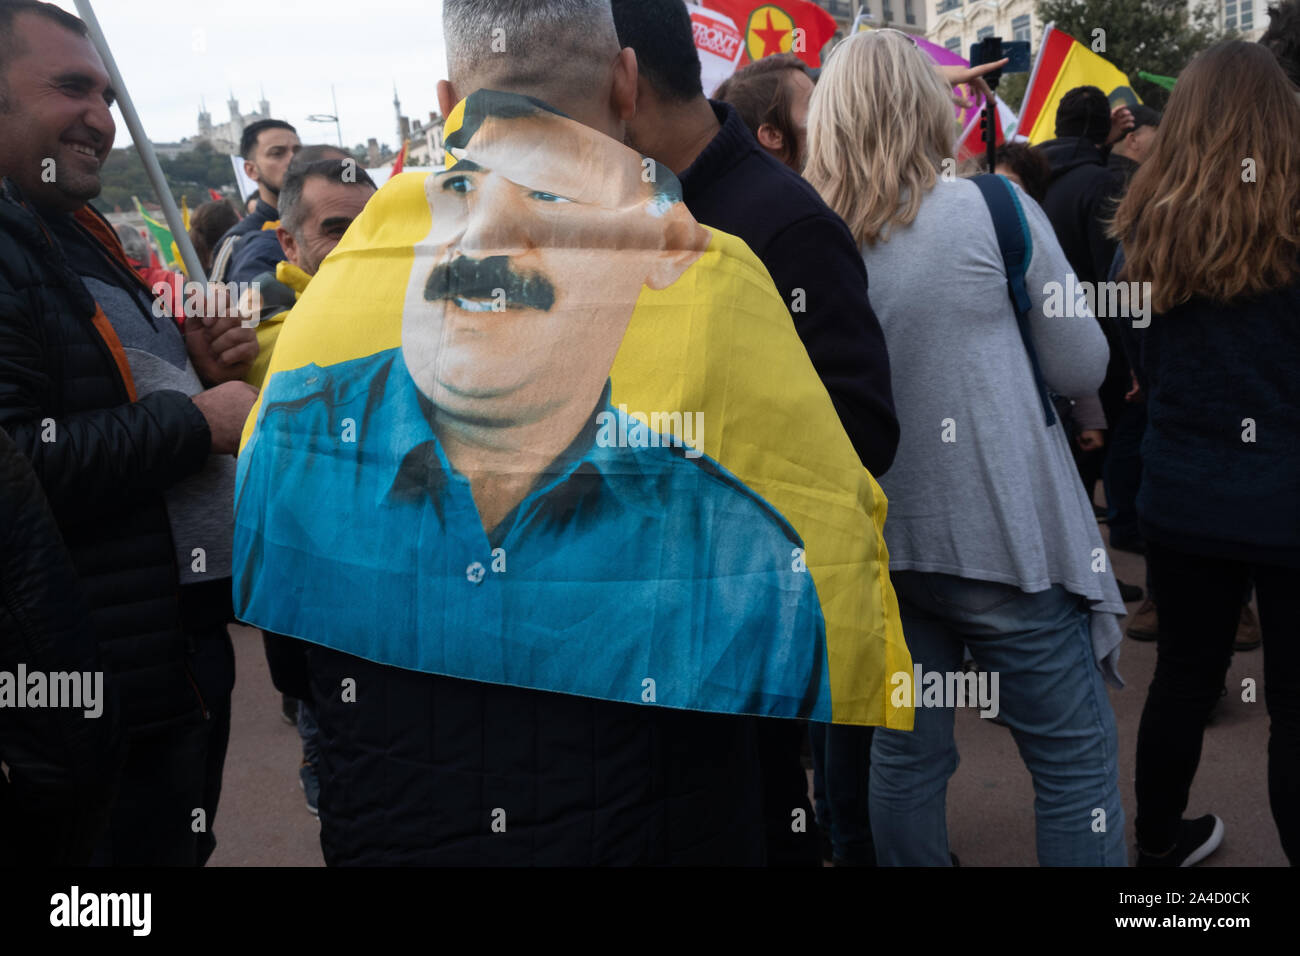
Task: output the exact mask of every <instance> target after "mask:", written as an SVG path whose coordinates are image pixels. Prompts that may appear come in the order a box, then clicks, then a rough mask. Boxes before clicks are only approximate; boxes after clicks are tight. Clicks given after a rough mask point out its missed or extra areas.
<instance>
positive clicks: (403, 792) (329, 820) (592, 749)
mask: <svg viewBox="0 0 1300 956" xmlns="http://www.w3.org/2000/svg"><path fill="white" fill-rule="evenodd" d="M267 657H268V659H269V660H270V663H271V673H272V677H273V678H274V679H275V684H276V687H277V688H278V689H279V690H281V691H283V692H284V693H288V694H292V695H294V696H297V697H301V698H304V699H307V700H311V701H313V702H314V703H315V707H316V717H317V720H318V722H319V724H320V738H319V743H320V766H319V768H318V770H319V775H320V781H321V792H320V818H321V849H322V850H323V851H324V854H325V862H326V863H328V864H329V865H331V866H338V865H363V866H394V865H398V866H401V865H415V866H517V865H530V866H628V865H638V866H640V865H646V866H671V865H690V866H709V865H751V866H761V865H762V864H763V863H764V862H765V860H766V851H765V848H764V823H763V807H762V802H761V800H762V786H761V782H760V780H759V774H758V760H757V750H756V746H757V744H756V739H755V731H754V724H755V721H753V720H752V719H749V718H745V717H735V716H731V715H725V714H701V713H694V712H691V711H680V710H670V709H667V708H660V707H654V706H640V705H636V704H621V703H612V702H609V701H601V700H591V699H588V698H584V697H572V696H569V695H565V694H548V693H543V692H542V691H536V690H526V689H524V688H519V687H505V686H500V685H495V684H480V683H476V682H474V681H467V680H456V679H453V678H449V677H438V676H436V675H433V674H420V673H416V672H414V671H405V670H400V669H398V668H396V667H385V666H382V665H379V664H374V663H371V662H370V661H365V660H362V659H361V658H358V657H352V656H350V655H348V654H341V653H339V652H337V651H333V650H328V649H326V648H323V647H318V646H316V645H312V644H307V643H305V642H303V641H298V640H294V639H292V638H283V637H281V638H277V637H270V636H268V638H267ZM345 682H347V683H345Z"/></svg>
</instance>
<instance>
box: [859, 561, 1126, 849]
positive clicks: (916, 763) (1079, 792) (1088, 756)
mask: <svg viewBox="0 0 1300 956" xmlns="http://www.w3.org/2000/svg"><path fill="white" fill-rule="evenodd" d="M891 577H892V578H893V582H894V589H895V591H896V592H897V594H898V601H899V607H900V610H901V612H902V621H903V632H904V634H905V635H906V637H907V646H908V649H909V650H910V651H911V653H912V660H913V662H914V663H915V664H918V665H921V668H922V671H923V672H931V671H938V672H940V673H945V674H946V673H948V672H956V671H959V670H960V668H961V662H962V645H963V643H964V644H966V645H967V646H968V647H969V648H970V651H971V653H972V654H973V655H974V657H975V661H976V662H977V663H978V664H979V666H980V669H981V670H982V671H985V672H987V673H988V674H989V675H990V679H991V675H994V674H996V675H997V676H998V684H997V690H998V695H997V696H998V700H997V702H998V706H999V711H1000V715H1001V716H1002V718H1003V719H1004V720H1005V721H1006V722H1007V724H1008V725H1009V726H1010V728H1011V733H1012V735H1013V736H1014V737H1015V741H1016V746H1017V747H1019V749H1020V756H1021V758H1022V759H1023V760H1024V761H1025V766H1026V767H1028V768H1029V772H1030V775H1031V776H1032V777H1033V780H1034V793H1035V795H1036V796H1035V800H1034V815H1035V817H1036V818H1037V824H1038V825H1037V843H1038V862H1039V864H1040V865H1042V866H1125V865H1126V864H1127V853H1126V849H1125V845H1124V809H1123V807H1122V806H1121V804H1120V798H1119V763H1118V756H1117V750H1118V741H1117V736H1116V731H1115V715H1114V713H1113V712H1112V711H1111V707H1110V701H1109V700H1108V699H1107V697H1106V688H1105V685H1104V683H1103V681H1102V678H1101V672H1100V671H1099V670H1098V668H1097V665H1096V663H1095V661H1094V658H1093V652H1092V641H1091V638H1090V635H1089V622H1088V612H1087V610H1086V605H1085V603H1084V601H1083V599H1082V598H1080V597H1078V596H1077V595H1073V594H1070V593H1069V592H1067V591H1066V590H1065V589H1064V588H1062V587H1060V586H1059V585H1058V586H1056V587H1053V588H1051V589H1050V590H1047V591H1040V592H1038V593H1036V594H1026V593H1025V592H1023V591H1021V590H1019V589H1018V588H1015V587H1012V586H1010V585H1006V584H995V583H992V582H987V581H975V580H971V579H966V578H958V577H953V576H951V575H946V574H928V573H922V572H916V571H903V572H896V573H894V574H892V575H891ZM920 696H921V695H920V690H919V688H918V690H917V703H918V705H919V704H920V703H921V701H920ZM915 713H916V722H915V727H914V730H913V731H912V732H911V733H907V732H905V731H898V730H886V729H885V728H877V729H876V733H875V739H874V741H873V745H872V750H871V831H872V834H873V835H874V837H875V844H876V858H877V860H879V862H880V865H881V866H949V865H950V863H951V861H950V857H949V849H948V823H947V812H946V807H945V803H946V798H947V790H948V778H949V777H951V776H952V774H953V771H955V770H956V769H957V762H958V757H957V747H956V744H955V743H954V741H953V720H954V709H953V708H952V707H951V706H948V707H942V706H936V707H923V706H917V708H916V712H915ZM992 730H993V728H989V731H990V732H992ZM1098 811H1105V812H1104V816H1103V815H1102V814H1101V813H1099V812H1098Z"/></svg>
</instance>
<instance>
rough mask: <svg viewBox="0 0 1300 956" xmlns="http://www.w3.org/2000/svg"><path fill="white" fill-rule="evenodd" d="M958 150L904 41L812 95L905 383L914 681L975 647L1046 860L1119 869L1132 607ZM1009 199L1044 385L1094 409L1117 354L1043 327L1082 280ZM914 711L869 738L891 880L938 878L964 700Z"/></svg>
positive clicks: (891, 42) (920, 58)
mask: <svg viewBox="0 0 1300 956" xmlns="http://www.w3.org/2000/svg"><path fill="white" fill-rule="evenodd" d="M954 139H955V130H954V124H953V113H952V101H951V96H950V91H949V89H948V86H947V84H946V83H945V82H944V81H943V79H942V78H941V77H940V76H939V74H938V72H937V71H936V70H935V69H934V67H933V65H932V63H931V62H930V60H929V58H928V57H927V56H926V55H925V54H924V53H923V52H921V51H920V50H919V49H917V47H916V46H915V44H914V43H913V42H912V40H911V39H910V38H909V37H908V36H907V35H906V34H903V33H900V32H897V31H893V30H877V31H873V32H869V33H860V34H857V35H855V36H853V37H851V38H849V39H847V40H845V41H844V42H843V43H841V44H840V45H839V46H838V47H837V48H836V50H835V53H834V55H833V56H832V58H831V60H830V63H829V64H828V66H827V67H826V69H825V71H824V72H823V74H822V77H821V81H820V83H819V84H818V86H817V89H816V91H815V92H814V94H813V99H812V105H811V112H810V116H809V160H808V165H807V168H806V170H805V175H806V176H807V178H808V180H809V181H810V182H811V183H812V184H813V186H814V187H816V188H817V190H818V191H819V192H820V193H821V195H822V197H823V198H824V199H825V200H826V202H827V203H828V204H829V205H830V207H831V208H832V209H833V210H835V211H836V212H837V213H839V214H840V216H841V217H843V219H844V220H845V222H847V223H848V225H849V228H850V230H851V231H852V232H853V235H854V238H855V239H857V241H858V243H859V244H860V247H861V250H862V255H863V258H864V259H865V260H866V265H867V270H868V273H869V274H870V275H871V301H872V304H873V306H874V307H875V310H876V313H877V315H878V316H879V318H880V324H881V327H882V328H883V329H884V332H885V339H886V342H887V344H888V346H889V354H890V361H891V364H892V365H893V367H894V370H895V371H894V390H895V404H896V406H897V411H898V417H899V422H900V426H901V429H902V439H901V443H900V445H899V449H898V456H897V458H896V459H895V461H894V466H893V468H892V469H891V470H890V471H889V473H888V474H886V475H885V476H884V477H883V478H882V479H881V480H880V483H881V485H882V486H883V487H884V489H885V491H886V492H887V494H888V495H889V519H888V521H887V523H886V525H885V538H886V541H887V543H888V545H889V554H890V569H891V576H892V577H893V580H894V584H895V587H896V589H897V592H898V596H899V601H900V604H901V607H902V614H903V623H904V629H905V633H906V636H907V642H908V646H909V648H910V649H911V652H912V655H913V659H914V661H915V663H916V664H917V665H919V666H920V667H921V669H922V671H923V672H926V673H929V672H938V673H940V674H943V675H947V674H950V673H954V672H958V671H960V669H961V664H962V647H963V645H968V646H969V647H970V650H971V653H972V654H973V656H974V657H975V660H976V661H977V662H978V663H979V665H980V667H981V668H982V669H983V670H984V671H985V672H987V674H988V675H989V678H988V679H989V684H987V685H986V689H988V688H991V692H990V693H989V694H988V695H987V697H986V706H985V707H984V708H983V711H982V712H984V713H985V714H986V715H987V716H993V715H994V711H998V712H1000V715H1001V716H1002V717H1003V718H1004V719H1005V721H1006V722H1007V724H1009V725H1010V727H1011V732H1012V733H1013V734H1014V735H1015V740H1016V744H1017V746H1018V747H1019V749H1020V753H1021V757H1022V758H1023V759H1024V761H1025V764H1026V765H1027V767H1028V768H1029V771H1030V773H1031V775H1032V776H1033V779H1034V789H1035V792H1036V794H1037V800H1036V803H1035V812H1036V817H1037V844H1038V860H1039V862H1040V863H1041V864H1043V865H1058V866H1059V865H1082V866H1101V865H1112V866H1123V865H1124V864H1125V862H1126V853H1125V847H1124V836H1123V835H1124V816H1123V809H1122V807H1121V805H1120V799H1119V786H1118V763H1117V754H1116V750H1117V746H1116V732H1115V720H1114V715H1113V713H1112V712H1111V708H1110V704H1109V701H1108V700H1107V696H1106V687H1105V682H1104V676H1105V677H1108V678H1109V679H1110V680H1111V682H1112V683H1115V684H1117V685H1118V676H1117V675H1116V674H1115V671H1114V664H1115V658H1116V656H1117V654H1118V646H1119V643H1120V630H1119V619H1120V617H1121V616H1122V615H1123V614H1124V605H1123V604H1122V602H1121V600H1120V596H1119V592H1118V589H1117V588H1116V585H1115V579H1114V575H1113V574H1112V573H1111V571H1110V567H1109V563H1108V561H1107V559H1106V554H1105V551H1104V549H1103V548H1102V543H1101V539H1100V536H1099V534H1098V531H1097V525H1096V521H1095V519H1094V518H1093V512H1092V507H1091V504H1090V503H1089V502H1088V500H1087V498H1086V496H1085V495H1084V492H1083V489H1082V487H1081V486H1080V484H1079V480H1078V478H1077V477H1076V475H1075V469H1074V463H1073V460H1072V458H1071V454H1070V448H1069V444H1068V439H1067V436H1066V435H1065V433H1064V431H1063V429H1062V427H1061V425H1060V423H1059V422H1057V423H1056V424H1053V425H1050V426H1049V425H1048V424H1047V423H1046V420H1045V415H1044V407H1043V404H1042V402H1041V401H1040V389H1039V387H1038V385H1037V383H1036V380H1035V375H1034V373H1033V371H1032V366H1031V362H1030V358H1029V355H1028V351H1027V349H1026V346H1025V344H1024V342H1023V341H1022V339H1021V335H1020V331H1019V328H1018V325H1017V320H1016V314H1015V311H1014V308H1013V305H1012V302H1011V298H1010V296H1009V294H1008V288H1007V274H1006V270H1005V268H1004V266H1003V260H1002V255H1001V253H1000V248H999V245H998V241H997V236H996V234H995V231H994V225H993V220H992V218H991V215H990V212H989V209H988V207H987V206H986V204H985V201H984V199H983V197H982V195H981V193H980V190H979V188H978V187H977V186H976V185H975V184H974V183H972V182H970V181H968V180H961V179H957V178H956V177H954V176H952V175H951V174H950V172H949V171H950V170H951V169H953V168H954V166H955V164H954V163H952V162H951V157H952V154H953V145H954ZM945 161H947V162H945ZM1010 188H1014V189H1015V196H1016V198H1017V199H1018V201H1019V204H1020V206H1021V207H1022V210H1023V212H1022V215H1023V219H1024V225H1025V227H1026V228H1027V232H1028V236H1029V243H1030V247H1031V251H1030V256H1029V260H1028V263H1027V273H1026V278H1027V283H1026V284H1027V287H1028V292H1029V296H1030V299H1031V309H1030V311H1029V315H1028V326H1029V329H1030V338H1031V340H1032V342H1033V345H1034V348H1035V351H1036V354H1037V357H1038V361H1039V363H1040V366H1041V372H1042V379H1043V381H1044V382H1045V384H1046V386H1047V387H1050V388H1051V389H1052V390H1053V391H1055V392H1057V393H1058V394H1062V395H1083V394H1087V393H1089V392H1091V391H1095V390H1096V388H1097V386H1098V384H1100V382H1101V379H1102V376H1103V375H1104V374H1105V371H1106V362H1107V358H1108V350H1107V346H1106V341H1105V338H1104V337H1103V335H1102V333H1101V329H1100V328H1099V327H1098V325H1097V323H1096V321H1095V320H1094V319H1093V317H1092V316H1091V314H1089V313H1088V312H1087V310H1086V309H1085V310H1082V314H1079V312H1078V310H1075V309H1074V308H1073V306H1074V304H1075V303H1073V302H1071V307H1072V308H1071V310H1070V312H1071V314H1070V317H1068V318H1049V317H1048V316H1047V315H1045V314H1044V309H1043V306H1044V304H1045V301H1046V299H1047V297H1048V296H1049V295H1051V294H1052V292H1053V289H1054V288H1058V286H1055V285H1054V284H1059V288H1062V289H1063V288H1065V287H1066V282H1067V276H1068V274H1069V272H1070V268H1069V265H1068V263H1067V262H1066V260H1065V256H1064V254H1063V253H1062V252H1061V249H1060V246H1059V245H1058V244H1057V241H1056V238H1055V236H1054V234H1053V232H1052V227H1051V225H1050V224H1049V223H1048V221H1047V218H1046V216H1045V215H1044V214H1043V212H1042V210H1041V209H1039V208H1038V206H1037V205H1036V204H1035V203H1034V202H1033V201H1032V200H1031V199H1029V198H1028V197H1027V196H1026V195H1025V194H1024V193H1023V192H1022V191H1021V190H1020V189H1019V187H1010ZM1053 314H1056V313H1055V312H1053ZM909 677H910V675H909ZM994 678H996V681H997V683H992V681H993V679H994ZM947 683H949V681H947V680H945V684H947ZM918 690H919V688H918ZM916 702H917V704H918V705H920V706H918V707H917V711H916V725H915V730H914V731H913V732H912V733H903V732H899V731H890V730H883V729H877V731H876V734H875V739H874V742H873V745H872V754H871V788H870V789H871V796H870V804H871V829H872V833H873V836H874V839H875V844H876V855H877V859H878V860H879V862H880V863H881V864H882V865H933V866H947V865H949V863H950V859H951V858H950V851H949V846H948V833H947V824H946V812H945V798H946V791H947V784H948V778H949V777H950V776H951V775H952V773H953V771H954V770H955V769H956V767H957V750H956V746H955V745H954V742H953V719H954V710H953V705H954V704H956V703H958V701H954V700H945V701H943V702H942V704H944V705H946V706H930V705H931V704H932V703H933V701H926V700H923V699H922V698H921V696H920V694H919V693H918V694H917V700H916Z"/></svg>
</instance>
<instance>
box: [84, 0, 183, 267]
mask: <svg viewBox="0 0 1300 956" xmlns="http://www.w3.org/2000/svg"><path fill="white" fill-rule="evenodd" d="M73 2H74V3H75V4H76V6H77V13H78V14H80V16H81V19H82V20H84V21H85V22H86V29H87V31H88V32H89V34H90V42H91V43H93V44H95V49H97V50H98V51H99V57H100V59H102V60H103V61H104V67H105V68H106V69H107V70H108V77H109V80H110V81H111V82H112V84H113V91H114V92H115V93H116V94H117V105H118V106H119V107H120V108H121V110H122V118H123V119H124V120H126V128H127V129H128V130H130V131H131V139H132V141H133V142H134V143H135V149H136V152H137V153H139V154H140V161H141V162H142V163H144V171H145V172H146V173H147V174H148V176H149V182H150V183H151V184H152V185H153V191H154V192H155V193H156V194H157V195H158V202H159V203H161V204H162V208H163V216H164V217H166V219H167V226H168V227H169V228H170V229H171V231H172V238H173V239H174V240H176V248H177V249H179V250H180V253H181V261H182V262H184V263H185V271H186V273H187V274H188V278H189V280H190V281H191V282H198V283H201V284H202V285H203V286H204V287H205V288H206V287H207V284H208V277H207V275H206V274H205V273H204V271H203V266H201V265H200V264H199V257H198V253H196V252H195V251H194V244H193V243H191V242H190V237H189V234H188V233H187V232H186V231H185V221H184V220H183V219H181V211H180V210H179V209H177V208H176V200H175V199H173V198H172V193H171V190H170V189H169V188H168V187H167V177H166V176H164V175H163V171H162V167H161V166H159V165H158V157H157V155H156V154H155V153H154V151H153V144H152V143H150V142H149V137H148V136H146V135H145V134H144V126H143V125H142V124H141V122H140V114H139V113H137V112H136V111H135V104H134V103H133V102H131V94H130V93H128V92H127V90H126V84H125V83H124V82H123V81H122V74H121V72H120V71H119V70H118V68H117V61H116V60H114V59H113V51H112V50H110V49H109V48H108V40H106V39H105V38H104V31H103V30H102V29H100V26H99V20H98V19H96V17H95V11H94V10H92V9H91V6H90V0H73Z"/></svg>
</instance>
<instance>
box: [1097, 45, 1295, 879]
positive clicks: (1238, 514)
mask: <svg viewBox="0 0 1300 956" xmlns="http://www.w3.org/2000/svg"><path fill="white" fill-rule="evenodd" d="M1224 77H1231V78H1232V80H1231V82H1224ZM1114 234H1115V235H1116V236H1119V237H1122V238H1123V240H1124V253H1125V256H1126V260H1127V263H1126V266H1125V268H1124V270H1123V272H1122V273H1121V275H1120V278H1121V279H1124V280H1128V281H1136V282H1144V283H1150V286H1149V287H1148V288H1149V289H1150V292H1151V297H1152V299H1151V305H1152V311H1153V312H1154V315H1153V316H1152V317H1151V321H1150V323H1149V326H1148V327H1146V328H1142V329H1133V328H1131V325H1132V323H1129V322H1124V323H1123V325H1124V326H1126V328H1125V329H1124V330H1123V331H1124V334H1125V335H1126V336H1127V337H1129V338H1130V344H1131V345H1132V346H1133V349H1132V352H1133V354H1134V356H1135V360H1136V363H1137V366H1138V376H1139V381H1140V383H1141V384H1142V386H1143V388H1144V389H1145V390H1146V393H1147V408H1148V410H1149V415H1150V421H1149V425H1148V427H1147V432H1146V437H1145V439H1144V440H1143V444H1142V459H1143V464H1142V467H1143V473H1142V487H1141V491H1140V492H1139V495H1138V515H1139V519H1140V521H1141V525H1142V533H1143V537H1145V538H1146V540H1147V541H1148V553H1147V558H1148V562H1149V565H1150V572H1151V588H1152V592H1153V593H1154V594H1155V595H1156V600H1157V601H1158V603H1159V607H1160V637H1159V643H1158V645H1157V653H1158V657H1157V663H1156V673H1155V678H1154V679H1153V680H1152V682H1151V688H1150V691H1149V693H1148V696H1147V702H1146V707H1145V709H1144V710H1143V713H1142V723H1141V726H1140V728H1139V731H1138V745H1137V799H1138V812H1137V839H1138V849H1139V857H1138V865H1139V866H1144V865H1146V866H1189V865H1191V864H1193V863H1196V862H1199V861H1200V860H1202V859H1204V858H1205V857H1206V856H1208V855H1209V854H1210V853H1211V852H1213V851H1214V849H1215V848H1216V847H1217V846H1218V845H1219V842H1220V840H1221V839H1222V836H1223V822H1222V821H1221V820H1220V819H1219V818H1218V817H1216V816H1214V815H1213V814H1206V815H1205V816H1202V817H1200V818H1198V819H1195V820H1183V819H1182V813H1183V811H1184V810H1185V809H1186V807H1187V798H1188V791H1189V790H1190V788H1191V783H1192V778H1193V777H1194V776H1195V774H1196V768H1197V763H1198V762H1199V760H1200V754H1201V738H1202V735H1203V729H1204V726H1205V721H1206V718H1207V717H1208V715H1209V712H1210V709H1211V708H1212V707H1213V706H1214V703H1215V701H1216V700H1217V699H1218V697H1219V695H1220V689H1221V688H1222V687H1223V686H1224V677H1225V675H1226V674H1227V670H1228V664H1229V662H1230V660H1231V657H1232V645H1233V640H1234V635H1235V633H1236V629H1237V621H1238V617H1239V614H1240V599H1241V594H1242V593H1243V591H1244V590H1245V586H1246V582H1247V580H1248V579H1249V578H1253V579H1254V581H1255V584H1256V593H1257V595H1258V600H1259V616H1260V627H1261V630H1262V632H1263V636H1264V684H1265V688H1264V689H1265V697H1266V701H1267V707H1268V713H1269V716H1270V718H1271V721H1272V724H1271V730H1270V739H1269V748H1268V752H1269V769H1268V785H1269V799H1270V803H1271V805H1272V809H1273V818H1274V820H1275V821H1276V823H1277V827H1278V832H1279V834H1280V836H1281V840H1282V848H1283V850H1284V851H1285V852H1286V855H1287V858H1288V859H1289V860H1290V861H1291V862H1292V864H1296V863H1300V98H1298V97H1297V95H1296V89H1295V87H1294V86H1292V85H1291V83H1290V82H1289V81H1288V80H1287V78H1286V76H1285V75H1284V74H1283V72H1282V70H1281V69H1280V68H1279V67H1278V65H1277V63H1276V62H1275V61H1274V59H1273V56H1272V55H1271V54H1270V53H1269V52H1268V51H1267V50H1266V49H1264V48H1263V47H1260V46H1257V45H1254V44H1248V43H1242V42H1240V41H1230V42H1225V43H1220V44H1217V45H1215V46H1213V47H1211V48H1210V49H1209V50H1206V51H1205V52H1204V53H1202V54H1201V55H1200V56H1198V57H1197V58H1196V59H1195V60H1194V61H1193V62H1192V63H1191V64H1190V65H1189V66H1188V67H1187V68H1186V69H1185V70H1184V71H1183V73H1182V74H1181V75H1180V76H1179V78H1178V85H1177V86H1176V87H1175V89H1174V92H1173V95H1172V96H1171V97H1170V100H1169V107H1168V110H1167V111H1166V112H1165V114H1164V120H1163V122H1162V123H1161V124H1160V130H1159V132H1158V133H1157V136H1156V140H1155V145H1154V149H1153V152H1152V154H1151V156H1150V158H1149V159H1148V160H1147V161H1146V162H1145V163H1143V164H1142V167H1141V169H1140V170H1139V171H1138V173H1137V174H1136V175H1135V176H1134V178H1133V181H1132V185H1131V186H1130V188H1129V191H1128V194H1127V196H1126V197H1125V199H1124V201H1123V203H1122V204H1121V205H1120V207H1119V209H1118V211H1117V213H1116V219H1115V224H1114Z"/></svg>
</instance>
